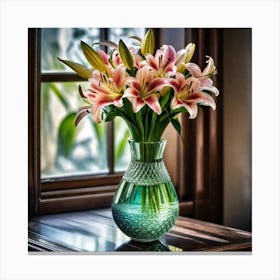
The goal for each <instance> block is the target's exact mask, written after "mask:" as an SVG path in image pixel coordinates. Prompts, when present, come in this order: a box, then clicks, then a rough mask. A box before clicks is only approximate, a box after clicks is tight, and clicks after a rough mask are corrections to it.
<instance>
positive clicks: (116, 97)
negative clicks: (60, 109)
mask: <svg viewBox="0 0 280 280" xmlns="http://www.w3.org/2000/svg"><path fill="white" fill-rule="evenodd" d="M125 79H126V68H125V67H124V66H123V65H119V66H118V67H116V69H114V71H112V77H107V76H106V75H105V74H103V73H101V72H99V71H98V70H96V71H94V72H93V75H92V78H91V79H89V81H90V88H89V89H88V90H87V93H86V94H85V96H86V98H87V100H88V101H89V102H90V103H91V104H92V107H91V113H92V115H93V120H94V122H97V123H98V122H101V113H102V108H103V107H104V106H107V105H110V104H113V105H115V106H117V107H121V106H122V105H123V102H122V97H123V92H124V89H125Z"/></svg>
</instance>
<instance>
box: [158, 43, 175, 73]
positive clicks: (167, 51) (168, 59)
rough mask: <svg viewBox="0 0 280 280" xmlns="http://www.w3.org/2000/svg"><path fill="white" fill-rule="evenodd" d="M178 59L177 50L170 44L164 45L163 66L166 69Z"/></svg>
mask: <svg viewBox="0 0 280 280" xmlns="http://www.w3.org/2000/svg"><path fill="white" fill-rule="evenodd" d="M175 61H176V51H175V49H174V48H173V47H172V46H170V45H168V46H167V45H164V46H163V56H162V63H161V68H163V69H165V68H166V67H167V66H169V65H170V64H175Z"/></svg>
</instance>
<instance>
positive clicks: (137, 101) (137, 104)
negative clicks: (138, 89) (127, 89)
mask: <svg viewBox="0 0 280 280" xmlns="http://www.w3.org/2000/svg"><path fill="white" fill-rule="evenodd" d="M144 105H145V102H144V100H143V99H141V98H137V97H134V98H133V100H132V108H133V112H134V113H137V112H139V111H140V110H141V109H142V107H143V106H144Z"/></svg>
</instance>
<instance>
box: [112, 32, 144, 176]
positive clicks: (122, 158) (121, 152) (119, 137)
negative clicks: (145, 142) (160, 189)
mask: <svg viewBox="0 0 280 280" xmlns="http://www.w3.org/2000/svg"><path fill="white" fill-rule="evenodd" d="M144 35H145V28H110V29H109V40H110V41H113V42H115V43H118V42H119V39H122V40H123V41H124V42H125V43H126V44H127V46H131V45H133V44H134V43H135V42H136V41H135V40H134V39H130V38H129V36H138V37H140V38H144ZM129 136H130V134H129V131H128V128H127V126H126V124H125V122H124V121H123V120H122V119H120V118H116V119H115V123H114V140H115V143H114V152H115V154H114V158H115V163H114V164H115V171H125V170H126V169H127V167H128V165H129V162H130V150H129V145H128V141H127V140H128V137H129Z"/></svg>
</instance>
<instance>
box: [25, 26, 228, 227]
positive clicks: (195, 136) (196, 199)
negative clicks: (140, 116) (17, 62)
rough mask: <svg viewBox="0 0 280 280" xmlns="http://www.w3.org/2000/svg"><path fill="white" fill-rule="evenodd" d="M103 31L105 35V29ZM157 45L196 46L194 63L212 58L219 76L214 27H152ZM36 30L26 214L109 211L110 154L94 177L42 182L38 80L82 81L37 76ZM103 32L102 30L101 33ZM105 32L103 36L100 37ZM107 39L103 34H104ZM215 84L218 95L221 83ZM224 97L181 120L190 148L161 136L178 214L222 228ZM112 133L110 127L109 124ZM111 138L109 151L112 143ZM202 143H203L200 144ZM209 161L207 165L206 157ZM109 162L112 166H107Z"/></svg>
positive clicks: (113, 181) (32, 33) (115, 179)
mask: <svg viewBox="0 0 280 280" xmlns="http://www.w3.org/2000/svg"><path fill="white" fill-rule="evenodd" d="M104 31H105V30H104ZM153 31H154V34H155V38H156V42H158V45H157V46H156V47H159V46H161V45H162V44H163V43H165V44H168V43H169V44H172V45H173V43H174V36H175V37H176V36H177V37H176V38H180V40H178V41H179V43H176V44H177V45H176V49H179V48H184V47H185V45H186V44H187V43H188V42H191V41H192V42H194V43H196V46H197V47H198V49H197V50H196V54H195V57H194V61H195V62H197V63H198V64H200V65H204V64H205V55H207V54H211V56H212V57H213V58H214V60H215V62H216V65H217V68H218V69H220V71H219V72H220V73H222V59H221V58H222V47H221V42H222V36H221V34H222V32H221V29H215V28H211V29H210V28H209V29H207V28H198V29H193V28H191V29H184V28H176V30H175V29H172V28H155V29H153ZM38 32H39V29H36V28H30V29H29V30H28V43H29V46H28V56H29V67H28V81H29V82H28V154H29V156H28V190H29V192H28V193H29V195H28V199H29V204H28V205H29V215H31V216H32V215H40V214H46V213H56V212H64V211H74V210H85V209H91V208H99V207H109V206H110V205H111V201H112V198H113V195H114V192H115V190H116V188H117V185H118V183H119V182H120V180H121V178H122V175H123V173H112V171H113V165H112V163H113V162H114V159H113V153H112V151H111V152H110V151H109V152H108V154H109V155H111V156H110V158H108V162H109V172H111V173H112V174H102V175H94V176H89V175H87V176H73V177H64V178H58V179H57V178H56V179H45V180H41V178H40V106H39V105H38V104H40V84H41V82H42V81H44V82H48V81H54V80H55V81H58V82H63V81H69V79H70V80H71V81H81V80H82V79H81V78H80V77H79V76H77V75H76V74H72V73H67V74H60V73H53V74H51V73H50V74H48V75H44V74H43V75H41V69H40V68H41V67H40V61H39V59H40V53H39V52H40V40H38V37H39V36H38ZM105 32H106V31H105ZM104 34H105V33H104V32H103V35H102V36H104ZM105 35H106V34H105ZM215 84H216V85H217V87H218V88H219V89H220V90H221V91H222V86H223V85H222V78H221V76H218V77H217V78H216V80H215ZM222 102H223V98H222V96H219V98H218V99H217V110H216V111H212V110H209V108H206V107H204V108H200V111H199V114H198V117H197V119H195V120H191V121H190V120H189V119H188V117H187V116H186V115H185V116H182V118H181V121H182V136H183V138H184V139H188V143H189V144H190V145H183V144H182V142H181V140H180V137H178V136H177V134H176V133H175V131H174V130H172V128H171V127H170V126H169V127H168V128H167V132H166V133H165V134H164V137H165V136H166V138H168V141H169V144H168V145H167V151H166V153H165V163H166V166H167V169H169V170H170V171H171V172H170V173H171V177H172V180H173V182H174V185H175V188H176V191H177V194H178V197H179V201H180V214H181V215H187V216H190V217H194V218H198V219H203V220H208V221H212V222H216V223H222V219H223V217H222V212H223V209H222V208H223V191H222V190H223V186H222V183H223V140H222V139H223V138H222V134H223V111H222ZM109 126H111V128H109V130H110V131H111V132H112V131H113V129H112V126H113V123H112V122H111V123H109ZM113 141H114V140H113V133H111V135H110V133H109V137H108V144H109V145H108V147H113V146H112V145H111V146H110V143H111V144H112V143H113ZM202 142H203V143H204V144H203V145H201V144H202ZM210 157H211V162H210V160H209V158H210ZM110 163H111V164H110Z"/></svg>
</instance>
